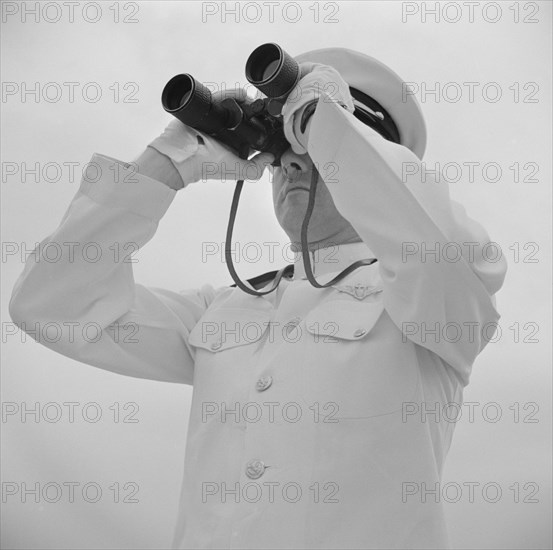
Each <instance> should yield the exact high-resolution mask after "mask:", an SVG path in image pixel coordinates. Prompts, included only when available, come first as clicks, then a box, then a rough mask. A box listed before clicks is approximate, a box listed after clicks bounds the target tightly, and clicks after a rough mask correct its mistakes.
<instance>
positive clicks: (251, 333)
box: [188, 307, 271, 353]
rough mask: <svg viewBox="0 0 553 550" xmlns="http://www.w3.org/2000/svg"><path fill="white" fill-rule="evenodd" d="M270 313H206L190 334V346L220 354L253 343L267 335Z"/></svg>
mask: <svg viewBox="0 0 553 550" xmlns="http://www.w3.org/2000/svg"><path fill="white" fill-rule="evenodd" d="M270 318H271V314H270V312H269V311H256V310H252V309H245V308H239V307H222V308H218V309H215V310H214V311H207V312H206V314H205V315H204V316H203V317H202V318H201V319H200V320H199V321H198V323H197V324H196V326H195V327H194V328H193V329H192V331H191V332H190V337H189V339H188V341H189V343H190V345H192V346H195V347H198V348H202V349H206V350H209V351H211V352H214V353H217V352H220V351H224V350H226V349H230V348H235V347H237V346H244V345H247V344H252V343H254V342H257V341H258V340H260V339H261V338H262V337H263V335H264V334H265V332H266V330H267V327H268V326H269V321H270Z"/></svg>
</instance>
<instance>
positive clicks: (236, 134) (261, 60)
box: [161, 43, 300, 166]
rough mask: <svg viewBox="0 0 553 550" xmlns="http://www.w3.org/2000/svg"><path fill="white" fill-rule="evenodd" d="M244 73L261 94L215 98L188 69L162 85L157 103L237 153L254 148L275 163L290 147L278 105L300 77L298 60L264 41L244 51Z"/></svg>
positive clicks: (244, 156)
mask: <svg viewBox="0 0 553 550" xmlns="http://www.w3.org/2000/svg"><path fill="white" fill-rule="evenodd" d="M246 78H247V79H248V82H250V84H253V85H254V86H255V87H256V88H257V89H258V90H259V91H260V92H261V93H263V94H264V95H265V96H266V98H265V99H257V100H255V101H253V102H252V103H249V104H246V103H238V102H237V101H236V100H235V99H234V98H230V97H229V98H226V99H214V98H213V95H212V94H211V91H210V90H209V89H208V88H207V87H206V86H204V85H203V84H201V83H200V82H198V81H197V80H195V79H194V77H192V76H191V75H190V74H179V75H176V76H174V77H173V78H172V79H171V80H169V82H168V83H167V84H166V85H165V88H164V89H163V92H162V94H161V103H162V105H163V108H164V109H165V111H167V112H168V113H170V114H172V115H173V116H174V117H176V118H178V119H179V120H180V121H181V122H182V123H184V124H186V125H187V126H190V127H191V128H194V129H196V130H199V131H200V132H204V133H206V134H208V135H211V136H213V137H215V138H216V139H218V140H219V141H221V142H222V143H224V144H225V145H227V146H229V147H230V148H231V149H233V150H234V151H235V152H236V153H237V154H238V155H239V156H240V157H241V158H248V157H249V156H250V154H251V153H252V152H253V151H260V152H269V153H272V154H273V155H274V157H275V161H274V162H273V165H274V166H278V165H279V164H280V157H281V156H282V154H283V153H284V151H286V149H288V147H289V144H288V142H287V141H286V138H285V136H284V131H283V128H282V117H281V115H280V110H281V108H282V105H283V104H284V102H285V101H286V97H287V96H288V95H289V94H290V92H291V91H292V90H293V89H294V87H295V86H296V84H297V82H298V80H299V78H300V69H299V65H298V63H297V62H296V61H295V60H294V59H293V58H292V57H291V56H290V55H288V54H287V53H286V52H285V51H284V50H283V49H282V48H281V47H280V46H279V45H278V44H274V43H268V44H263V45H261V46H259V47H258V48H256V49H255V50H254V51H253V52H252V53H251V55H250V56H249V58H248V60H247V62H246Z"/></svg>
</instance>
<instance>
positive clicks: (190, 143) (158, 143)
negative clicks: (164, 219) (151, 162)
mask: <svg viewBox="0 0 553 550" xmlns="http://www.w3.org/2000/svg"><path fill="white" fill-rule="evenodd" d="M228 97H232V98H234V99H236V101H237V102H238V103H246V102H251V101H252V100H251V99H249V98H248V97H247V95H246V91H245V90H243V89H242V88H234V89H230V90H225V91H222V92H216V93H214V94H213V99H214V100H221V99H223V98H228ZM148 147H151V148H152V149H155V150H156V151H158V152H159V153H161V154H162V155H165V156H166V157H168V158H169V159H170V161H171V163H172V165H173V166H174V168H175V169H176V170H177V172H178V174H179V176H180V180H181V182H182V185H180V186H179V185H177V186H176V187H175V182H174V179H175V178H174V177H173V178H171V177H169V179H170V180H171V182H172V183H170V182H169V181H165V182H164V183H166V184H167V185H169V186H170V187H172V188H173V189H175V188H181V189H182V187H185V186H186V185H188V184H189V183H194V182H197V181H205V180H219V181H228V180H230V181H236V180H239V179H247V180H254V181H255V180H258V179H260V178H261V176H262V175H263V172H264V170H265V168H266V167H267V166H268V165H269V164H271V162H273V160H274V157H273V155H272V154H270V153H258V154H256V155H255V156H253V157H252V158H251V159H250V160H245V159H241V158H240V157H238V156H237V155H236V154H235V153H234V152H233V151H232V150H231V149H230V148H228V147H227V146H225V145H223V144H222V143H220V142H219V141H217V140H216V139H215V138H213V137H211V136H208V135H207V134H204V133H203V132H199V131H198V130H195V129H193V128H190V127H189V126H186V125H185V124H183V123H182V122H181V121H180V120H177V119H173V120H172V121H171V122H170V123H169V125H168V126H167V128H166V129H165V131H164V132H163V133H162V134H161V135H160V136H159V137H158V138H156V139H155V140H154V141H152V143H150V144H149V146H148ZM145 154H147V152H145V153H144V154H143V155H142V156H141V157H139V159H137V161H136V162H137V163H138V165H139V171H140V165H141V159H142V160H145V159H144V155H145ZM146 175H151V174H146Z"/></svg>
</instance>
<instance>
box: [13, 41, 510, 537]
mask: <svg viewBox="0 0 553 550" xmlns="http://www.w3.org/2000/svg"><path fill="white" fill-rule="evenodd" d="M296 60H297V61H298V62H299V63H300V67H301V70H302V73H301V74H302V78H301V79H300V80H299V82H298V84H297V88H296V89H295V90H294V91H293V92H292V93H291V94H290V97H289V99H288V101H287V103H286V104H285V105H284V108H283V119H284V125H285V126H284V129H285V134H286V137H287V140H288V141H289V143H290V149H289V150H288V151H286V153H285V154H284V155H283V157H282V159H281V164H282V166H281V167H278V168H277V167H274V168H273V167H271V168H270V169H271V170H272V172H273V173H272V186H273V201H274V207H275V214H276V217H277V219H278V221H279V223H280V224H281V226H282V227H283V229H284V230H285V232H286V233H287V235H288V236H289V238H290V241H291V242H292V243H295V249H296V250H297V252H296V259H295V262H294V271H293V276H288V277H284V278H282V280H281V282H280V284H279V286H278V288H277V289H276V291H275V292H272V293H269V294H266V295H264V296H255V295H252V294H251V293H248V292H244V291H243V290H242V289H240V288H236V287H234V286H232V287H223V288H214V287H212V286H211V285H210V284H208V283H206V284H205V285H204V286H203V287H201V288H199V289H190V290H186V291H182V292H173V291H169V290H162V289H158V288H147V287H144V286H142V285H140V284H138V283H135V281H134V278H133V270H132V263H129V262H128V261H125V260H127V259H128V258H126V257H125V256H124V255H122V257H121V258H120V259H119V261H118V262H116V263H114V261H113V256H111V257H108V255H107V254H104V255H103V256H102V258H100V260H99V261H97V262H95V263H91V262H86V261H84V260H83V259H82V258H81V259H79V256H78V255H75V256H74V257H72V258H69V256H67V257H63V258H62V259H61V260H60V261H58V262H55V263H49V262H48V261H36V259H35V260H33V259H29V260H28V262H27V265H26V266H25V269H24V271H23V273H22V275H21V276H20V278H19V280H18V281H17V284H16V286H15V288H14V291H13V297H12V300H11V303H10V312H11V315H12V318H13V319H14V321H15V322H16V323H17V324H18V325H19V326H20V327H21V329H22V330H26V329H27V328H29V327H33V328H34V327H35V326H36V323H39V324H44V323H48V322H58V323H64V322H65V323H67V322H70V323H71V322H72V323H77V324H78V325H77V326H81V325H84V324H86V323H88V322H93V323H98V324H99V325H100V326H101V327H102V332H101V335H100V337H99V338H98V339H95V341H94V342H90V341H87V340H86V339H85V338H84V337H83V336H82V334H80V332H79V331H74V333H73V335H72V336H73V337H72V339H71V340H70V339H69V338H62V339H60V340H59V341H57V342H46V345H48V346H49V347H51V348H52V349H53V350H55V351H57V352H59V353H62V354H64V355H66V356H69V357H72V358H74V359H76V360H78V361H80V362H83V363H87V364H90V365H93V366H96V367H99V368H102V369H106V370H109V371H112V372H114V373H118V374H122V375H127V376H133V377H139V378H147V379H153V380H161V381H166V382H176V383H183V384H191V385H193V400H192V408H191V414H190V420H189V429H188V440H187V448H186V457H185V464H184V479H183V484H182V491H181V498H180V506H179V511H178V520H177V527H176V531H175V536H174V546H175V547H176V548H446V547H447V546H448V540H447V532H446V528H445V521H444V513H443V508H442V502H441V499H440V498H439V492H438V493H436V487H439V482H440V478H441V474H442V469H443V465H444V460H445V457H446V454H447V451H448V449H449V446H450V443H451V439H452V434H453V429H454V423H452V422H451V421H446V420H445V419H444V417H443V416H439V415H438V417H430V418H425V417H423V416H421V415H411V414H406V412H408V411H413V410H417V411H419V410H422V409H424V408H428V409H430V410H438V411H439V410H441V408H442V407H444V406H447V405H448V404H451V403H457V404H460V403H462V393H463V388H464V387H465V386H466V385H467V383H468V381H469V377H470V373H471V368H472V365H473V363H474V361H475V359H476V357H477V356H478V354H479V353H480V352H481V351H482V349H483V348H484V347H485V345H486V344H487V342H488V340H489V339H490V338H491V336H492V335H493V332H492V333H491V332H490V331H489V330H487V329H486V330H484V328H486V327H490V326H492V327H493V326H494V324H495V323H496V322H497V320H498V319H499V314H498V312H497V310H496V303H495V298H494V294H495V293H496V292H497V291H498V290H499V288H500V287H501V285H502V282H503V279H504V276H505V270H506V266H505V262H504V259H503V258H499V259H496V258H494V259H493V261H491V260H490V258H488V257H487V256H486V254H484V253H483V251H485V250H486V247H488V246H489V244H490V238H489V236H488V234H487V232H486V231H485V230H484V228H483V227H482V226H481V225H480V224H479V223H478V222H476V221H474V220H473V219H471V218H470V217H469V216H468V215H467V214H466V212H465V210H464V209H463V207H462V206H460V205H459V204H457V203H456V202H454V201H452V200H451V199H450V198H449V194H448V189H447V186H446V184H444V183H443V181H438V180H437V178H438V176H437V175H434V176H433V177H434V178H435V180H436V181H434V180H433V179H432V177H430V176H428V177H427V178H425V179H423V178H421V176H420V174H421V170H406V167H415V168H421V159H422V157H423V154H424V150H425V144H426V130H425V123H424V119H423V116H422V113H421V109H420V106H419V105H418V103H417V102H416V100H415V98H414V97H413V96H412V95H409V94H405V85H404V82H403V81H402V79H401V78H400V77H399V76H398V75H396V74H395V73H394V72H393V71H392V70H391V69H390V68H388V67H387V66H385V65H384V64H382V63H380V62H378V61H377V60H375V59H373V58H371V57H369V56H367V55H364V54H362V53H359V52H355V51H351V50H347V49H342V48H329V49H323V50H317V51H312V52H308V53H305V54H302V55H300V56H298V57H296ZM235 94H236V97H237V98H238V99H239V100H240V101H247V99H246V97H245V94H243V93H240V92H239V91H237V92H235ZM272 160H273V159H272V157H271V155H269V154H267V153H261V154H258V155H257V156H256V157H254V158H253V159H251V160H249V161H248V160H241V159H238V158H237V157H236V156H235V155H234V154H233V153H231V152H230V151H229V150H228V149H227V148H226V147H224V146H222V145H220V144H219V143H218V142H217V141H216V140H214V139H213V138H210V137H209V136H206V135H205V134H201V133H200V132H196V131H194V130H192V129H190V128H188V127H185V126H184V125H183V124H182V123H180V122H179V121H177V120H175V121H173V122H171V124H170V125H169V126H168V128H167V129H166V131H165V132H164V133H163V134H162V135H161V136H160V137H159V138H156V139H155V140H154V141H153V142H152V143H151V144H150V146H148V147H147V148H146V150H145V151H144V152H143V153H142V154H141V155H140V157H139V158H138V159H137V165H138V173H136V172H135V171H133V169H132V167H131V166H129V165H128V164H126V163H124V162H121V161H118V160H117V159H113V158H110V157H107V156H104V155H99V154H96V155H94V156H93V161H94V162H95V163H96V166H98V167H99V168H100V174H101V177H100V178H99V179H94V180H92V179H89V178H87V177H86V176H85V177H84V178H83V181H82V183H81V185H80V188H79V190H78V192H77V194H76V196H75V197H74V199H73V200H72V202H71V204H70V205H69V208H68V210H67V212H66V214H65V216H64V217H63V219H62V221H61V224H60V225H59V227H58V228H57V229H56V230H55V231H54V232H53V233H52V234H51V235H50V236H48V237H47V238H46V239H44V241H42V243H41V244H40V246H39V247H38V248H37V250H36V255H37V256H39V257H40V255H41V254H43V253H44V252H43V251H44V250H45V249H46V245H47V244H48V243H56V242H57V243H64V242H79V243H86V242H95V243H98V244H99V245H100V246H101V247H102V249H105V250H107V249H108V248H109V246H110V245H112V244H113V242H114V241H118V242H120V243H137V244H138V245H139V246H140V247H142V246H144V245H146V244H147V243H148V241H149V240H150V239H151V238H152V237H153V235H154V233H155V231H156V228H157V226H158V223H159V221H160V219H161V218H162V216H163V215H164V213H165V212H166V210H167V209H168V208H169V206H170V204H171V202H172V200H173V198H174V196H175V194H176V192H177V191H178V190H180V189H183V188H185V187H186V186H188V185H189V184H192V183H194V182H198V181H199V180H201V179H202V171H203V167H204V166H205V165H206V163H210V164H211V166H213V165H215V166H217V167H219V168H218V169H217V170H216V171H215V172H216V173H214V171H213V170H211V172H210V175H211V177H212V178H219V179H228V177H229V174H227V173H226V169H227V168H228V167H232V173H233V174H236V173H237V171H236V166H237V165H238V166H240V168H241V169H243V170H244V173H246V172H247V174H248V177H249V179H252V174H253V173H255V174H256V175H257V177H260V176H261V174H262V173H263V169H264V168H265V167H266V166H268V165H269V164H270V163H271V161H272ZM237 163H238V164H237ZM114 164H117V166H118V170H117V171H115V170H114V169H113V166H114ZM325 166H326V167H335V168H336V169H335V170H325V169H324V167H325ZM316 168H318V172H315V169H316ZM314 173H317V174H318V178H319V180H318V183H317V194H316V199H315V205H314V209H313V214H312V218H311V221H310V226H309V246H308V250H301V247H299V246H298V243H299V242H300V240H301V238H300V237H301V225H302V221H303V218H304V216H305V213H306V209H307V203H308V197H309V191H308V190H309V186H310V181H311V178H312V177H313V174H314ZM116 175H117V181H116ZM197 185H201V183H197ZM199 231H201V228H199ZM466 243H469V244H470V246H467V245H466ZM452 245H457V246H454V247H453V248H454V249H455V250H460V251H461V254H460V255H459V257H457V258H455V260H454V261H450V260H445V259H444V258H443V257H442V255H441V254H439V253H438V254H437V255H434V256H429V257H427V256H425V255H423V254H422V253H420V251H421V250H423V249H425V247H427V248H426V249H432V250H438V251H441V250H444V249H448V250H449V249H450V248H451V246H452ZM131 250H132V248H131ZM414 250H418V251H419V252H417V253H412V252H413V251H414ZM406 251H409V253H408V254H406V253H405V252H406ZM304 254H306V255H308V260H309V262H310V264H311V265H312V270H313V273H314V275H315V277H316V279H317V281H319V282H320V283H321V284H324V283H326V282H329V281H331V280H332V279H333V278H334V277H335V276H336V274H337V273H339V272H341V271H342V270H344V269H345V268H347V267H348V266H349V265H351V264H352V263H354V262H356V261H359V260H371V262H366V263H365V265H362V266H361V267H359V268H358V269H355V270H354V271H352V272H351V273H349V274H348V275H347V276H346V277H344V278H342V279H341V280H339V281H337V282H336V284H333V285H331V286H329V287H326V288H317V287H315V286H313V284H312V283H311V282H310V281H309V280H308V273H306V270H305V265H306V264H305V258H304V257H303V255H304ZM372 260H376V261H374V262H372ZM270 282H271V281H270V280H265V279H264V278H261V279H258V280H255V281H250V282H249V283H246V284H247V285H249V286H250V287H251V288H252V289H253V288H257V289H260V288H263V287H264V286H265V285H268V284H269V283H270ZM125 326H134V327H136V329H137V332H136V336H135V338H131V339H125V338H121V337H120V334H121V331H120V327H125ZM450 329H451V330H453V331H455V330H456V331H457V332H456V333H455V335H452V333H451V332H450ZM433 491H434V492H433ZM436 495H437V496H436Z"/></svg>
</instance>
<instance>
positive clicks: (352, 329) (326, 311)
mask: <svg viewBox="0 0 553 550" xmlns="http://www.w3.org/2000/svg"><path fill="white" fill-rule="evenodd" d="M383 310H384V306H383V305H382V302H361V301H349V300H348V301H346V300H331V301H328V302H324V303H323V304H321V305H320V306H318V307H316V308H315V309H313V310H312V311H310V312H309V314H308V315H307V316H306V318H305V324H306V328H307V330H308V331H309V332H310V333H311V334H316V335H320V336H330V337H335V338H340V339H342V340H360V339H362V338H365V337H366V336H367V335H368V334H369V333H370V331H371V330H372V328H373V327H374V325H375V324H376V322H377V321H378V319H379V317H380V315H381V314H382V311H383Z"/></svg>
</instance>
